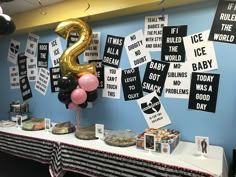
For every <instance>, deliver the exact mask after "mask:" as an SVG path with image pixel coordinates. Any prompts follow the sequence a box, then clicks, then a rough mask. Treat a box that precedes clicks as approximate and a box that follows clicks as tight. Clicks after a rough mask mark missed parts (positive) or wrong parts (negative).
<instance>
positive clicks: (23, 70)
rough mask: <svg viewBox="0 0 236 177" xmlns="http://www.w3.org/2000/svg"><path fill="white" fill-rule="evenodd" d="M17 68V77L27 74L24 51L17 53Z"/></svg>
mask: <svg viewBox="0 0 236 177" xmlns="http://www.w3.org/2000/svg"><path fill="white" fill-rule="evenodd" d="M17 59H18V69H19V77H22V76H26V75H27V60H26V59H27V57H26V56H25V55H24V53H20V54H18V57H17Z"/></svg>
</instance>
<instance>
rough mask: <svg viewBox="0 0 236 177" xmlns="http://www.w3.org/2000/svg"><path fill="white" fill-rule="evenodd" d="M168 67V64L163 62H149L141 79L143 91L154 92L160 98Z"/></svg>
mask: <svg viewBox="0 0 236 177" xmlns="http://www.w3.org/2000/svg"><path fill="white" fill-rule="evenodd" d="M169 66H170V64H169V63H166V62H163V61H157V60H152V61H151V62H149V63H148V64H147V66H146V70H145V73H144V77H143V82H142V86H143V91H145V92H148V93H151V92H153V91H156V92H157V95H158V96H161V93H162V90H163V87H164V84H165V80H166V75H167V72H168V70H169Z"/></svg>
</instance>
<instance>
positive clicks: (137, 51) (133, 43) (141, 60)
mask: <svg viewBox="0 0 236 177" xmlns="http://www.w3.org/2000/svg"><path fill="white" fill-rule="evenodd" d="M125 49H126V51H127V54H128V57H129V62H130V65H131V68H135V67H138V66H140V65H143V64H145V63H148V62H150V61H151V56H150V53H149V51H148V50H146V48H145V41H144V37H143V32H142V30H139V31H136V32H135V33H132V34H130V35H128V36H126V37H125Z"/></svg>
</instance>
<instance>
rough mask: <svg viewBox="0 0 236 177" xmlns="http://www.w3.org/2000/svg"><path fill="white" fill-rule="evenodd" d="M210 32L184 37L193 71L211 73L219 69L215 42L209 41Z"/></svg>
mask: <svg viewBox="0 0 236 177" xmlns="http://www.w3.org/2000/svg"><path fill="white" fill-rule="evenodd" d="M209 32H210V31H209V30H207V31H203V32H200V33H195V34H192V35H190V36H187V37H184V38H183V39H184V47H185V51H186V56H187V60H188V61H189V62H190V63H191V65H192V71H195V72H197V71H201V72H202V71H210V70H214V69H218V65H217V60H216V56H215V49H214V46H213V42H211V41H208V36H209Z"/></svg>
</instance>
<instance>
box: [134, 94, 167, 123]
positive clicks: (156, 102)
mask: <svg viewBox="0 0 236 177" xmlns="http://www.w3.org/2000/svg"><path fill="white" fill-rule="evenodd" d="M137 102H138V105H139V108H140V110H141V111H142V113H143V116H144V118H145V120H146V122H147V124H148V127H150V128H161V127H164V126H166V125H168V124H170V123H171V121H170V118H169V116H168V114H167V113H166V111H165V108H164V107H163V105H162V104H161V101H160V99H159V97H158V96H157V94H156V92H152V93H150V94H148V95H146V96H144V97H142V98H140V99H138V100H137Z"/></svg>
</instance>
